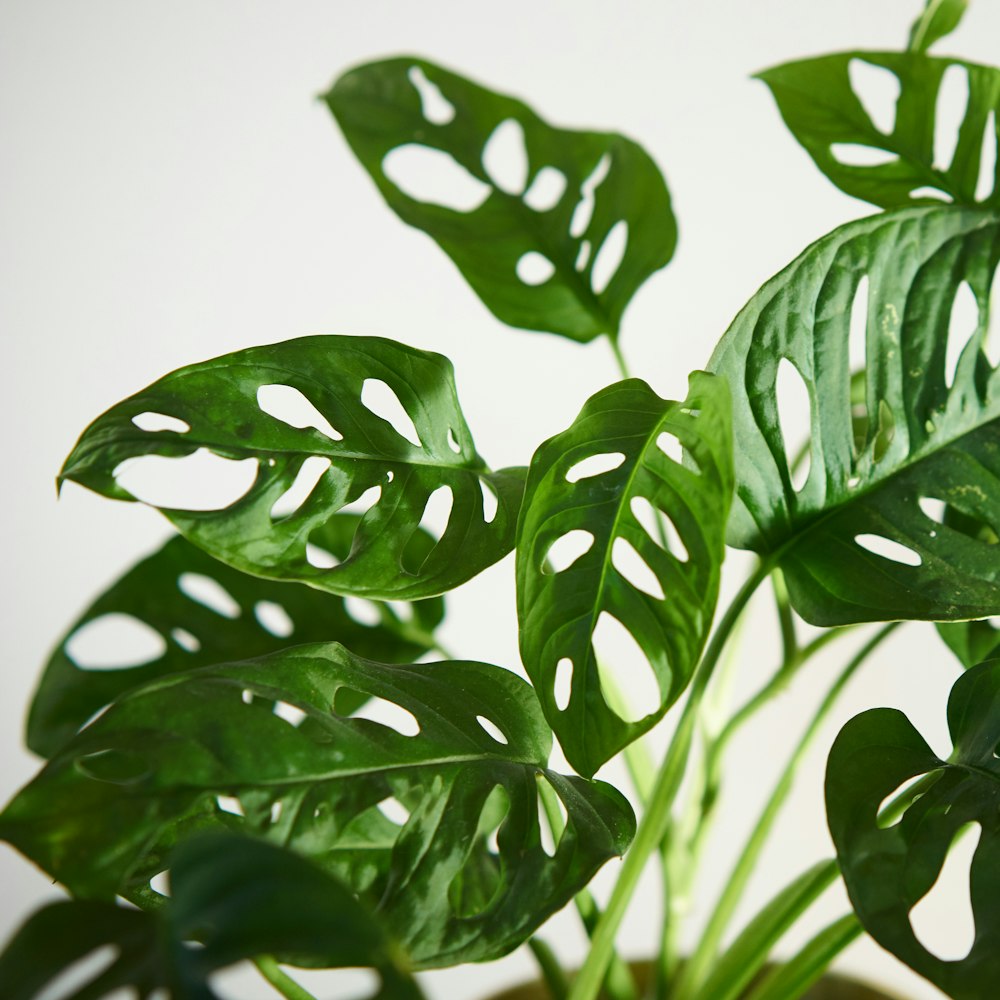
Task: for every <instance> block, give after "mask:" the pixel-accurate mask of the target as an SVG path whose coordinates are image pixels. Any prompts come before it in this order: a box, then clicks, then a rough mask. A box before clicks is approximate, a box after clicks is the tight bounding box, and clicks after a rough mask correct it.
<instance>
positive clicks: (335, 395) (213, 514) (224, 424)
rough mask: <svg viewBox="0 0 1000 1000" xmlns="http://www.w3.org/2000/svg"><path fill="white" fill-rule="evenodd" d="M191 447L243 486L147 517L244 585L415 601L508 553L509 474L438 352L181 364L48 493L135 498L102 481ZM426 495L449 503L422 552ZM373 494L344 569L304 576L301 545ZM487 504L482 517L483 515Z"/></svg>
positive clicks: (332, 353) (74, 458)
mask: <svg viewBox="0 0 1000 1000" xmlns="http://www.w3.org/2000/svg"><path fill="white" fill-rule="evenodd" d="M369 382H371V383H372V385H374V386H377V385H378V383H384V385H385V386H388V388H389V389H390V390H391V391H392V393H394V395H395V398H396V402H397V403H398V404H399V405H400V406H401V407H402V409H403V410H404V411H405V413H406V415H407V416H408V417H409V418H410V420H411V421H412V424H413V431H415V433H416V435H417V436H418V439H419V442H420V443H419V444H416V443H414V442H412V441H411V440H408V439H407V437H405V436H404V434H403V433H401V432H400V431H399V430H396V428H395V426H394V425H393V424H392V423H390V422H389V420H386V419H383V417H381V416H379V415H378V414H377V413H376V412H374V411H373V410H372V409H371V408H369V405H367V404H366V403H365V402H364V401H363V396H364V393H365V392H366V384H367V383H369ZM268 386H280V387H283V388H284V389H286V390H288V391H294V392H297V393H298V394H301V395H302V396H304V397H305V399H306V400H307V401H308V403H310V404H311V405H312V407H313V408H314V409H315V410H316V411H317V412H318V416H317V417H315V418H313V419H314V420H315V422H316V423H321V422H322V421H321V420H320V418H322V419H323V420H326V421H327V423H328V425H329V426H328V427H327V428H326V429H325V430H323V431H321V430H318V429H316V428H315V427H313V426H298V425H296V424H293V423H290V422H288V421H286V420H284V419H282V418H280V417H277V416H272V415H271V414H270V412H268V411H265V409H263V405H264V404H263V403H262V402H261V398H262V397H261V396H260V391H261V390H262V389H263V388H264V387H268ZM148 413H152V414H156V415H158V416H161V417H162V416H166V417H170V418H172V419H173V420H175V421H176V420H180V421H183V422H184V425H187V427H188V428H189V429H188V430H181V431H175V430H156V431H144V430H142V429H140V427H139V426H137V424H136V423H135V419H136V418H139V417H142V416H143V415H144V414H148ZM182 426H183V425H182ZM406 429H407V428H406V427H405V426H404V427H403V430H406ZM200 449H205V450H206V451H208V452H211V453H212V454H214V455H217V456H220V457H222V458H224V459H250V460H252V461H254V462H255V463H256V477H255V478H254V481H253V484H252V485H251V486H250V488H249V490H248V491H247V492H246V493H245V494H244V495H243V496H242V497H240V498H239V499H237V500H235V501H233V502H232V503H230V504H229V505H228V506H223V507H221V508H218V509H212V510H195V511H192V510H178V509H171V508H166V507H161V508H160V509H161V511H162V513H163V514H164V515H166V517H167V518H169V519H170V521H171V522H172V523H173V524H174V525H175V526H176V528H177V529H178V530H179V531H180V532H181V534H182V535H184V536H185V537H186V538H188V539H189V540H190V541H192V542H194V543H195V544H196V545H198V546H199V547H201V548H203V549H204V550H205V551H206V552H208V553H210V554H211V555H213V556H215V558H217V559H220V560H222V561H223V562H225V563H228V564H229V565H230V566H234V567H235V568H236V569H239V570H242V571H243V572H245V573H250V574H253V575H256V576H264V577H270V578H272V579H278V580H295V581H301V582H305V583H308V584H310V585H311V586H313V587H317V588H319V589H321V590H327V591H330V592H331V593H337V594H356V595H360V596H364V597H369V598H376V599H383V600H388V599H393V598H395V599H401V600H413V599H416V598H421V597H432V596H434V595H436V594H440V593H443V592H444V591H446V590H449V589H451V588H452V587H455V586H457V585H458V584H460V583H463V582H464V581H466V580H468V579H470V578H471V577H473V576H475V575H476V574H477V573H479V572H480V571H481V570H483V569H485V568H486V567H487V566H489V565H491V564H493V563H494V562H496V561H497V560H498V559H500V558H501V557H502V556H504V555H506V553H507V552H509V551H510V549H511V547H512V546H513V540H514V528H515V525H516V520H517V509H518V505H519V502H520V496H521V491H522V473H521V471H520V470H515V469H508V470H504V471H500V472H491V471H490V470H489V469H488V468H487V467H486V466H485V465H484V464H483V461H482V459H481V458H480V457H479V455H478V454H477V453H476V450H475V447H474V445H473V443H472V436H471V434H470V433H469V429H468V427H467V426H466V423H465V419H464V418H463V416H462V412H461V410H460V409H459V405H458V397H457V395H456V391H455V382H454V376H453V372H452V367H451V363H450V362H449V361H448V360H447V358H444V357H442V356H441V355H439V354H432V353H429V352H427V351H418V350H415V349H414V348H412V347H405V346H404V345H402V344H397V343H395V342H393V341H390V340H381V339H378V338H374V337H332V336H327V337H303V338H301V339H299V340H291V341H287V342H285V343H283V344H273V345H270V346H267V347H253V348H249V349H248V350H244V351H236V352H235V353H233V354H227V355H224V356H223V357H221V358H216V359H214V360H212V361H206V362H203V363H202V364H195V365H189V366H188V367H186V368H181V369H179V370H178V371H175V372H173V373H172V374H170V375H167V376H165V377H164V378H162V379H160V380H159V381H158V382H154V383H153V385H151V386H149V387H148V388H147V389H144V390H143V391H142V392H139V393H137V394H136V395H134V396H131V397H130V398H129V399H126V400H125V401H124V402H122V403H119V404H118V405H117V406H114V407H112V408H111V409H110V410H108V411H107V412H106V413H105V414H103V415H102V416H100V417H98V418H97V420H95V421H94V422H93V423H92V424H91V425H90V426H89V427H88V428H87V430H86V431H84V433H83V436H82V437H81V438H80V440H79V442H77V445H76V447H75V448H74V449H73V452H72V453H71V454H70V456H69V458H68V459H67V460H66V464H65V465H64V466H63V470H62V472H61V473H60V482H62V481H63V480H66V479H70V480H73V481H74V482H78V483H81V484H82V485H84V486H87V487H89V488H90V489H92V490H95V491H96V492H98V493H102V494H104V495H105V496H109V497H113V498H116V499H119V500H134V499H136V498H135V497H134V496H133V495H132V494H131V493H129V492H128V491H127V490H126V489H125V487H123V486H122V484H121V483H120V482H118V480H117V479H116V476H117V475H118V474H119V473H120V468H121V465H122V463H123V462H125V461H126V460H127V459H131V458H138V457H140V456H148V455H157V456H163V457H168V458H180V457H182V456H186V455H192V454H194V453H195V452H197V451H199V450H200ZM308 459H315V460H316V461H317V462H319V463H320V466H319V467H318V468H317V469H315V470H314V472H315V473H321V474H319V478H318V480H317V481H316V482H315V485H314V486H313V488H312V490H311V492H310V493H309V495H308V496H307V497H306V499H305V500H303V501H302V502H301V503H300V505H299V506H298V507H297V508H296V509H294V510H293V511H292V512H291V513H281V512H280V508H279V512H275V511H274V508H275V504H277V503H278V502H279V501H281V500H282V498H283V497H285V496H286V494H288V493H289V491H290V490H292V489H293V487H294V486H295V484H296V481H297V478H298V477H299V476H300V474H302V475H304V476H306V477H307V478H306V481H307V482H308V476H309V472H310V470H308V469H305V470H304V471H303V467H304V465H305V463H306V462H307V460H308ZM324 462H325V463H327V464H326V465H325V467H324V466H323V463H324ZM300 481H301V480H300ZM435 494H441V495H442V496H443V495H444V494H448V495H449V496H450V497H451V510H450V515H449V518H448V523H447V527H446V528H445V530H444V533H443V535H442V536H441V538H440V540H439V541H438V543H437V544H436V545H435V546H434V547H433V548H432V549H431V550H430V552H427V546H426V540H425V538H424V536H423V534H422V533H420V532H418V527H419V526H420V525H421V521H422V518H423V515H424V512H425V509H426V507H427V505H428V503H429V502H430V500H431V498H432V497H433V496H434V495H435ZM373 495H374V502H373V506H371V507H370V508H369V509H368V510H367V511H366V512H365V513H364V514H363V516H362V517H361V520H360V522H359V523H358V526H357V530H356V532H355V533H354V538H353V540H352V542H351V545H350V551H349V555H348V556H347V558H345V559H344V560H343V561H341V562H339V563H336V564H335V565H333V566H332V567H330V566H323V565H315V564H314V563H315V562H316V560H315V559H313V561H312V562H311V561H310V550H309V548H308V545H309V544H311V540H313V536H314V534H315V533H316V532H319V531H322V529H323V526H324V525H325V524H326V523H327V522H328V521H329V520H330V518H331V516H332V515H333V514H334V513H335V512H336V511H338V510H340V509H342V508H343V507H345V506H346V505H347V504H350V503H354V502H356V501H361V502H368V501H371V500H372V498H373ZM487 496H490V497H491V499H492V500H495V502H496V504H497V507H496V511H495V514H494V513H493V512H492V511H491V512H490V513H486V508H485V506H484V504H485V498H486V497H487ZM490 514H492V515H493V516H490ZM487 518H489V519H488V520H487ZM332 561H334V560H328V562H332Z"/></svg>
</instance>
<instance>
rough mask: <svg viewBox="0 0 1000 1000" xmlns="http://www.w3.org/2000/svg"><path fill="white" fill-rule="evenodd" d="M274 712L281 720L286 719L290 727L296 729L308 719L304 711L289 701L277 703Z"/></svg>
mask: <svg viewBox="0 0 1000 1000" xmlns="http://www.w3.org/2000/svg"><path fill="white" fill-rule="evenodd" d="M272 711H273V713H274V714H275V715H276V716H277V717H278V718H279V719H284V720H285V722H287V723H288V724H289V725H290V726H294V727H296V728H298V726H300V725H301V723H302V720H303V719H304V718H305V717H306V713H305V711H304V710H303V709H301V708H299V706H298V705H293V704H291V703H290V702H287V701H276V702H275V703H274V708H273V709H272Z"/></svg>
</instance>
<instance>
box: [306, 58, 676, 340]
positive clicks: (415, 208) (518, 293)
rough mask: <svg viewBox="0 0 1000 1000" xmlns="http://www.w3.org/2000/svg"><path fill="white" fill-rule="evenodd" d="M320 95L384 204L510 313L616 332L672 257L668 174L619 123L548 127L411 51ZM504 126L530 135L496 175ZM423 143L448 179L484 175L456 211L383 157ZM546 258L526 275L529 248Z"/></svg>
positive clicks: (532, 322)
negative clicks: (520, 161)
mask: <svg viewBox="0 0 1000 1000" xmlns="http://www.w3.org/2000/svg"><path fill="white" fill-rule="evenodd" d="M428 91H429V92H430V93H429V94H428ZM435 98H436V100H437V108H436V109H435V108H434V107H433V105H432V103H431V102H432V101H433V100H434V99H435ZM442 98H443V100H444V103H442V101H441V99H442ZM324 99H325V100H326V102H327V104H328V105H329V107H330V110H331V111H332V112H333V114H334V116H335V118H336V119H337V122H338V124H339V125H340V127H341V129H343V131H344V135H345V136H346V138H347V141H348V143H349V144H350V146H351V148H352V149H353V150H354V153H355V155H356V156H357V157H358V159H359V160H360V161H361V163H362V165H363V166H364V167H365V169H366V170H367V171H368V173H369V174H371V176H372V179H373V180H374V181H375V183H376V185H377V186H378V189H379V191H381V193H382V196H383V197H384V198H385V200H386V201H387V202H388V204H389V206H390V207H391V208H392V209H393V210H394V211H395V212H396V214H397V215H398V216H399V217H400V218H401V219H402V220H403V221H404V222H407V223H409V224H410V225H411V226H416V227H417V228H418V229H422V230H423V231H424V232H426V233H428V234H429V235H430V236H432V237H433V238H434V239H435V240H436V241H437V243H438V244H439V245H440V246H441V248H442V249H443V250H444V251H445V252H446V253H447V254H448V255H449V256H450V257H451V259H452V260H453V261H454V262H455V264H456V265H457V266H458V268H459V270H460V271H461V272H462V274H463V275H464V276H465V279H466V280H467V281H468V282H469V284H470V285H471V286H472V288H473V289H474V290H475V292H476V294H477V295H479V297H480V298H481V299H482V300H483V302H484V303H485V305H486V306H487V308H489V309H490V311H491V312H493V313H494V315H496V316H497V318H499V319H500V320H502V321H503V322H505V323H508V324H510V325H511V326H518V327H526V328H528V329H531V330H547V331H550V332H552V333H559V334H562V335H564V336H566V337H570V338H572V339H573V340H579V341H588V340H592V339H593V338H594V337H596V336H597V335H598V334H601V333H609V334H611V335H612V336H615V335H617V333H618V327H619V323H620V321H621V317H622V313H623V312H624V310H625V307H626V306H627V305H628V302H629V300H630V299H631V298H632V296H633V295H634V294H635V292H636V290H637V289H638V288H639V286H640V285H641V284H642V283H643V282H644V281H645V280H646V279H647V278H648V277H649V276H650V275H651V274H652V273H653V272H654V271H656V270H658V269H659V268H661V267H663V266H664V265H665V264H666V263H667V262H668V261H669V260H670V258H671V257H672V256H673V252H674V246H675V244H676V242H677V226H676V223H675V221H674V217H673V213H672V211H671V208H670V196H669V194H668V192H667V188H666V185H665V184H664V182H663V178H662V177H661V176H660V172H659V171H658V170H657V168H656V165H655V164H654V163H653V161H652V160H651V159H650V158H649V156H648V155H647V154H646V152H645V151H644V150H643V149H642V148H641V147H640V146H638V145H636V143H634V142H632V141H631V140H629V139H626V138H624V137H623V136H620V135H616V134H614V133H606V132H573V131H567V130H565V129H558V128H553V127H552V126H551V125H548V124H546V123H545V122H544V121H542V119H541V118H539V117H538V115H536V114H535V113H534V112H533V111H532V110H531V109H530V108H529V107H527V106H526V105H525V104H522V103H521V102H520V101H518V100H515V99H514V98H512V97H507V96H504V95H503V94H497V93H494V92H493V91H490V90H486V89H485V88H483V87H480V86H478V85H477V84H474V83H472V82H471V81H469V80H466V79H464V78H463V77H460V76H457V75H456V74H454V73H449V72H448V71H447V70H444V69H442V68H441V67H440V66H435V65H433V64H432V63H429V62H426V61H424V60H422V59H415V58H411V57H404V58H398V59H388V60H386V61H384V62H377V63H369V64H368V65H365V66H359V67H358V68H356V69H354V70H351V71H350V72H348V73H345V74H344V76H342V77H341V78H340V79H339V80H338V81H337V83H336V84H335V85H334V87H333V89H332V90H330V92H329V93H328V94H326V95H325V97H324ZM511 122H513V123H516V125H514V126H507V125H504V123H511ZM501 125H504V127H505V128H508V127H511V128H513V129H515V130H516V129H517V128H518V127H519V128H520V130H521V134H522V135H523V147H524V156H525V157H526V161H527V169H526V172H525V175H524V177H523V178H521V179H514V180H506V179H505V178H503V177H497V176H495V174H496V171H494V176H491V172H490V169H489V166H488V164H487V162H485V161H484V153H485V151H486V150H487V147H488V144H489V142H490V139H491V136H495V135H497V134H498V133H497V129H498V128H499V127H500V126H501ZM515 141H517V140H516V138H515ZM415 147H416V148H422V149H424V150H425V151H427V150H428V149H430V150H439V151H442V153H443V154H445V155H444V156H441V154H439V156H441V159H443V160H445V161H446V162H445V164H444V166H446V167H447V168H449V180H451V179H452V178H451V174H456V175H459V176H458V177H457V179H456V183H455V184H454V185H453V187H454V186H458V183H459V182H461V181H462V180H463V179H464V180H465V182H466V184H471V185H476V183H477V182H478V185H479V188H480V189H481V191H482V196H481V202H480V203H479V204H477V205H475V207H472V208H471V209H470V210H468V211H462V210H459V209H457V208H456V207H454V205H452V206H448V205H443V204H438V203H434V202H433V201H430V200H418V199H417V198H416V197H411V196H410V194H408V193H407V192H405V191H404V190H403V189H402V188H400V187H399V186H398V185H397V184H396V183H394V181H393V180H392V179H390V176H388V175H387V172H386V162H387V158H388V157H389V156H390V155H391V154H393V152H394V151H396V150H400V149H401V148H402V149H404V150H412V149H413V148H415ZM431 155H433V154H431ZM449 157H450V162H449ZM486 159H487V160H488V157H486ZM444 166H443V167H442V169H444ZM389 173H390V174H391V173H392V170H390V171H389ZM470 175H471V176H470ZM546 181H548V182H551V183H552V184H553V190H554V192H555V194H554V196H553V197H552V198H551V199H549V200H548V201H547V202H544V203H543V202H541V201H538V200H536V198H535V195H537V194H539V193H541V192H542V191H543V185H545V183H546ZM560 184H561V185H562V186H561V188H560V186H559V185H560ZM413 193H419V192H413ZM620 225H624V226H626V227H627V242H626V247H625V253H624V256H623V257H622V259H621V263H620V265H619V266H618V267H617V269H616V270H615V271H614V273H613V275H612V276H611V277H610V281H609V282H608V283H607V285H606V287H602V284H601V282H600V281H597V282H595V279H594V261H595V260H597V258H598V257H599V255H600V253H601V248H602V247H603V246H604V245H605V242H606V241H607V240H608V238H609V234H610V233H611V232H612V230H614V229H615V227H616V226H620ZM609 252H610V251H609ZM539 257H541V258H544V260H545V261H547V262H548V265H547V270H548V271H549V272H551V274H550V276H549V277H548V278H546V279H544V280H540V281H537V282H536V279H535V278H534V277H531V276H528V281H527V282H526V281H524V280H522V278H521V277H520V276H519V267H523V266H525V264H526V263H530V262H531V261H532V260H534V261H535V262H537V263H539V265H540V266H544V265H542V264H541V262H539V261H538V258H539Z"/></svg>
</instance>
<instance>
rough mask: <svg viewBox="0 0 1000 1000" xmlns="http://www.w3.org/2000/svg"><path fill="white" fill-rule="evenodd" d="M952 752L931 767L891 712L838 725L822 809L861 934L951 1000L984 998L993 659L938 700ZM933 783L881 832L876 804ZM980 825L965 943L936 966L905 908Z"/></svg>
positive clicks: (998, 853) (994, 954) (995, 818)
mask: <svg viewBox="0 0 1000 1000" xmlns="http://www.w3.org/2000/svg"><path fill="white" fill-rule="evenodd" d="M948 728H949V731H950V733H951V738H952V742H953V744H954V751H953V753H952V754H951V756H950V757H949V758H948V760H947V761H944V760H940V759H939V758H938V757H937V756H936V755H935V754H934V752H933V751H932V750H931V748H930V747H929V746H928V745H927V743H926V742H925V741H924V739H923V738H922V737H921V735H920V734H919V733H918V732H917V730H916V729H914V727H913V726H912V725H911V723H910V722H909V720H908V719H907V718H906V716H904V715H903V714H902V713H901V712H898V711H896V710H895V709H888V708H877V709H873V710H871V711H868V712H864V713H862V714H861V715H859V716H857V717H856V718H854V719H852V720H851V721H850V722H848V723H847V725H846V726H844V728H843V729H842V730H841V732H840V735H839V736H838V737H837V740H836V742H835V743H834V745H833V748H832V750H831V751H830V759H829V763H828V765H827V775H826V808H827V816H828V818H829V823H830V832H831V834H832V835H833V840H834V843H835V845H836V847H837V857H838V859H839V862H840V867H841V871H842V872H843V875H844V881H845V882H846V884H847V891H848V893H849V894H850V897H851V902H852V904H853V906H854V909H855V911H856V912H857V915H858V918H859V919H860V920H861V922H862V924H864V926H865V929H866V930H867V931H868V933H869V934H871V935H872V937H873V938H875V940H876V941H878V942H879V944H881V945H882V946H883V947H884V948H887V949H888V950H889V951H891V952H892V953H893V954H894V955H896V956H897V957H898V958H900V959H902V960H903V961H904V962H906V964H907V965H909V966H911V967H912V968H913V969H915V970H916V971H917V972H919V973H920V974H921V975H922V976H925V977H926V978H927V979H929V980H930V981H931V982H932V983H934V984H935V985H937V986H939V987H940V988H941V989H942V990H944V992H945V993H947V994H948V996H950V997H953V998H954V1000H982V998H983V997H988V996H993V995H994V993H995V991H996V985H997V983H998V982H1000V951H998V950H997V940H998V939H1000V759H998V758H997V753H996V750H997V746H998V745H1000V660H992V661H989V662H987V663H983V664H981V665H979V666H977V667H975V668H973V669H972V670H970V671H968V672H967V673H965V674H963V675H962V676H961V677H960V678H959V679H958V681H957V682H956V683H955V686H954V687H953V688H952V692H951V697H950V698H949V701H948ZM933 774H936V775H938V777H937V780H936V781H934V782H933V783H932V784H931V785H930V787H929V788H926V789H925V790H924V792H923V794H922V795H920V796H919V797H917V798H916V800H915V801H914V802H913V803H912V804H911V805H910V806H909V808H908V809H907V810H906V812H905V814H904V815H903V818H902V819H901V820H900V821H898V822H896V823H894V824H893V825H891V826H883V825H881V824H880V823H879V821H878V820H877V818H876V817H877V813H878V811H879V806H880V804H881V803H882V802H883V800H884V799H886V798H887V797H889V796H891V795H892V793H893V792H895V791H896V789H898V788H899V787H900V786H901V785H903V784H904V783H905V782H906V781H908V780H909V779H911V778H914V777H917V776H919V775H933ZM970 823H976V824H978V825H979V826H980V827H981V830H982V833H981V836H980V840H979V845H978V846H977V848H976V851H975V854H974V856H973V858H972V866H971V869H970V875H969V878H970V891H971V893H970V898H971V903H972V912H973V916H974V918H975V924H976V935H975V942H974V943H973V945H972V949H971V951H970V952H969V954H968V955H967V956H966V957H965V958H962V959H954V960H950V961H945V960H942V959H940V958H938V957H937V956H936V955H934V954H932V953H931V952H930V951H929V950H928V949H927V948H925V947H924V945H922V944H921V943H920V941H918V940H917V937H916V935H915V934H914V931H913V927H912V926H911V923H910V910H911V909H912V908H913V907H914V906H915V905H916V904H917V903H918V902H919V901H920V900H921V899H922V898H923V897H924V896H925V895H926V894H927V893H928V892H929V891H930V889H931V887H932V886H933V885H934V883H935V881H936V879H937V877H938V874H939V872H940V871H941V868H942V866H943V864H944V860H945V858H946V856H947V854H948V851H949V849H950V847H951V845H952V843H953V841H954V839H955V837H956V835H957V834H958V832H959V831H960V830H962V829H963V828H964V827H966V826H967V825H968V824H970Z"/></svg>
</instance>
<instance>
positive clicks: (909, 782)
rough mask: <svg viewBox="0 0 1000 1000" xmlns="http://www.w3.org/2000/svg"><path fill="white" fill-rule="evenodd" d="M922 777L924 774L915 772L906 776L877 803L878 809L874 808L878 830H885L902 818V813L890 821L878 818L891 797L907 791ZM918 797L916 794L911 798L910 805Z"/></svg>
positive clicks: (891, 799) (919, 796) (896, 796)
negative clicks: (904, 779) (911, 775)
mask: <svg viewBox="0 0 1000 1000" xmlns="http://www.w3.org/2000/svg"><path fill="white" fill-rule="evenodd" d="M923 778H924V775H922V774H915V775H914V776H913V777H912V778H907V779H906V781H904V782H903V783H902V784H901V785H898V786H897V787H896V788H894V789H893V790H892V791H891V792H889V794H888V795H886V796H885V798H884V799H882V801H881V802H880V803H879V804H878V809H876V810H875V815H876V822H877V825H878V828H879V829H880V830H887V829H889V828H890V827H892V826H895V825H896V824H897V823H898V822H899V821H900V820H901V819H902V815H900V816H897V817H896V818H895V819H894V820H893V821H892V822H891V823H890V822H888V821H887V820H886V819H883V818H879V814H880V813H881V812H882V811H883V810H884V809H885V808H886V807H887V806H888V805H889V804H890V803H891V802H892V801H893V799H896V798H898V797H899V796H901V795H903V794H904V793H905V792H907V791H909V790H910V789H911V788H912V787H913V786H914V785H916V784H917V783H918V782H920V781H922V780H923ZM920 798H922V796H921V795H918V796H916V798H914V799H913V800H912V802H911V805H912V804H913V802H916V801H918V800H919V799H920Z"/></svg>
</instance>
